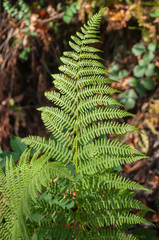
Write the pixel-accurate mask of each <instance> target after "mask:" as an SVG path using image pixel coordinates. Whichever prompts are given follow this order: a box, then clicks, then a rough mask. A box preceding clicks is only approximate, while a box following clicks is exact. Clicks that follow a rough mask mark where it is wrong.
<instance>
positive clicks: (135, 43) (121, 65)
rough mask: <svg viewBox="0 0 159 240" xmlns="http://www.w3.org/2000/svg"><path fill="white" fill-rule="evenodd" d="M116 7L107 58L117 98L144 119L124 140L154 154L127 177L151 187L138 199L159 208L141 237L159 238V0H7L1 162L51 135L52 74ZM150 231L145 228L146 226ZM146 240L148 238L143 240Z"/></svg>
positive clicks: (106, 36)
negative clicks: (89, 27) (73, 42)
mask: <svg viewBox="0 0 159 240" xmlns="http://www.w3.org/2000/svg"><path fill="white" fill-rule="evenodd" d="M106 6H107V7H108V8H107V10H106V11H105V13H104V16H103V20H102V24H101V40H102V41H103V43H102V45H100V46H99V48H100V49H102V50H103V53H102V54H101V56H102V58H103V59H104V61H105V65H106V68H108V70H109V78H111V79H113V80H116V82H113V83H112V84H111V86H112V87H113V88H116V89H119V90H121V91H122V93H120V94H118V95H115V96H113V97H115V98H117V100H118V101H120V102H121V103H123V104H124V105H125V106H126V109H127V110H128V111H130V112H132V113H134V114H135V115H136V116H135V117H131V118H128V119H126V120H127V122H128V123H129V124H132V125H135V126H136V127H137V128H138V129H139V130H141V132H142V133H139V132H131V133H128V134H127V135H124V136H120V140H121V141H122V142H123V143H129V144H131V146H132V147H135V148H137V149H139V150H140V151H141V152H143V153H145V154H146V155H148V156H150V158H148V159H145V160H143V161H138V162H137V163H132V164H126V165H124V166H123V168H122V169H121V170H122V173H121V174H122V175H124V176H127V177H128V178H131V179H132V180H135V181H137V182H139V183H140V184H142V185H144V186H145V187H147V188H149V189H151V191H152V194H150V193H146V192H137V193H136V194H135V197H136V198H138V199H140V200H142V201H143V202H144V204H145V205H147V206H148V207H151V208H153V209H154V210H155V212H154V213H148V214H147V215H146V217H147V219H148V220H149V221H151V222H152V223H154V224H155V227H153V226H146V230H145V229H144V230H143V228H142V226H138V227H137V228H136V229H134V231H140V232H141V239H147V240H156V239H159V237H157V236H159V45H158V42H159V0H151V1H150V0H125V1H124V0H98V1H94V0H92V1H91V0H78V1H74V0H63V1H56V0H54V1H49V0H40V1H24V0H17V1H14V0H10V1H9V0H1V1H0V163H1V164H2V165H4V164H5V161H4V158H5V156H7V155H8V154H10V153H12V155H13V157H14V159H15V161H16V160H17V159H18V158H19V154H20V153H21V152H22V151H23V149H25V147H26V146H24V145H22V146H21V145H20V139H21V138H22V137H25V136H27V135H40V136H46V137H48V135H49V133H48V132H47V130H46V129H45V127H44V125H43V123H42V121H41V118H40V114H39V112H38V111H37V110H36V108H37V107H40V106H42V105H46V104H47V105H50V104H51V103H50V102H47V100H46V99H45V97H44V92H45V91H49V90H53V89H54V86H53V84H52V77H51V74H52V73H56V72H58V66H59V65H60V64H61V62H60V56H61V55H62V53H63V51H66V50H69V45H68V41H69V39H70V36H71V35H73V34H75V32H76V31H77V30H79V28H80V26H81V25H82V24H83V23H85V22H86V21H87V20H88V19H89V18H90V17H91V16H92V15H93V14H94V13H96V12H97V11H98V10H99V9H100V8H102V7H106ZM144 227H145V226H144ZM142 235H143V236H145V237H144V238H142Z"/></svg>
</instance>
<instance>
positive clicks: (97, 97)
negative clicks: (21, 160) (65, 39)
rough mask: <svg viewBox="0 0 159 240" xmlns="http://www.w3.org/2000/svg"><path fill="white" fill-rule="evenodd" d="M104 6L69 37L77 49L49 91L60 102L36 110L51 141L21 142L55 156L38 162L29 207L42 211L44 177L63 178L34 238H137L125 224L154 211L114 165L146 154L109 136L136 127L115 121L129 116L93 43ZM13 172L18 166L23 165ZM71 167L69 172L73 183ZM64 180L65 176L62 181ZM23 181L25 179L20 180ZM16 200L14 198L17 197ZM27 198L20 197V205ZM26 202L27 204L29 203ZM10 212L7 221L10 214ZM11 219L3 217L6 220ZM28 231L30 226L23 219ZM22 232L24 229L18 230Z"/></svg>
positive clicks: (66, 58)
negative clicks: (39, 195) (137, 197)
mask: <svg viewBox="0 0 159 240" xmlns="http://www.w3.org/2000/svg"><path fill="white" fill-rule="evenodd" d="M104 10H105V9H102V10H100V11H99V13H97V14H95V15H94V16H93V17H92V19H91V20H89V21H88V24H87V25H84V27H82V28H81V32H77V33H76V36H75V37H71V39H72V41H70V42H69V45H70V47H71V48H72V51H69V52H64V54H63V55H64V56H63V57H62V58H61V61H62V62H63V65H62V66H60V67H59V70H60V71H61V73H59V74H54V75H52V76H53V78H54V85H55V87H56V88H57V90H58V91H52V92H47V93H45V96H46V97H47V98H48V99H49V100H51V101H52V102H53V103H54V105H55V107H41V108H39V111H41V114H42V120H43V122H44V124H45V126H46V127H47V128H48V130H49V131H50V132H51V137H50V139H48V140H46V139H45V138H41V137H34V136H29V137H27V138H25V139H23V142H24V143H26V144H27V145H29V146H30V147H32V148H35V149H36V150H38V151H39V150H41V151H42V152H43V154H44V156H42V159H43V158H44V159H45V158H47V159H48V158H49V157H51V159H52V161H53V162H50V163H49V164H47V165H44V164H43V162H45V160H44V161H43V160H38V161H37V162H38V167H39V168H40V169H39V172H37V171H36V174H37V173H38V174H39V175H38V176H39V178H38V179H39V184H38V183H37V181H36V183H35V185H34V184H32V188H29V190H28V191H27V195H26V193H24V195H25V196H26V199H32V200H33V201H35V202H36V209H34V207H32V211H33V212H34V215H36V216H37V215H38V214H40V213H41V211H44V210H42V209H43V207H41V206H43V201H42V202H41V201H40V202H39V203H38V202H37V198H36V196H37V193H38V192H43V191H42V189H41V184H42V182H41V180H40V174H42V176H43V178H42V179H43V181H44V183H46V182H48V180H49V178H52V179H54V178H55V177H58V178H59V179H58V180H57V181H56V189H55V186H54V187H53V190H51V188H49V189H47V192H48V194H49V196H51V197H50V200H49V203H48V204H47V203H46V202H47V201H44V205H46V207H45V208H46V209H47V211H46V212H47V216H46V215H45V214H44V213H43V215H45V217H43V220H41V221H40V224H39V225H38V226H36V228H35V232H36V234H35V235H36V237H37V239H52V240H54V239H56V240H58V239H61V240H63V239H92V240H93V239H109V240H112V239H124V240H135V239H136V238H135V237H133V236H132V235H131V234H127V233H126V232H127V229H128V228H130V227H131V226H132V225H134V224H140V223H147V221H146V220H145V219H144V218H143V214H144V213H145V212H147V211H149V210H150V209H148V208H147V207H145V206H144V205H143V204H142V203H141V202H139V201H137V200H134V199H133V198H132V194H133V192H132V191H134V190H136V189H140V190H147V189H145V188H144V187H143V186H140V185H139V184H137V183H134V182H131V181H130V180H128V179H126V178H124V177H120V176H118V174H117V172H116V171H115V167H118V166H120V165H121V164H124V163H129V162H134V161H137V160H140V159H142V158H144V157H145V156H144V154H142V153H140V152H139V151H137V150H135V149H133V148H131V147H130V146H129V145H122V144H121V143H119V142H117V141H114V140H112V141H111V140H108V134H123V133H126V132H127V131H134V130H136V129H135V128H134V127H133V126H130V125H128V124H125V123H124V124H120V123H119V122H116V121H115V119H119V118H123V117H127V116H131V115H132V114H130V113H127V112H125V111H124V110H121V109H119V107H120V106H122V105H121V104H120V103H118V102H117V101H115V100H114V99H112V98H111V97H110V94H112V93H114V92H117V91H116V90H114V89H112V88H111V87H109V86H107V83H109V82H111V80H110V79H108V78H107V77H105V74H107V71H106V70H105V67H104V65H103V64H102V63H101V61H102V59H101V58H100V57H99V56H98V55H97V54H96V52H101V51H100V50H99V49H97V48H95V47H92V46H90V44H92V43H100V41H99V40H98V39H99V36H98V35H97V34H98V33H99V25H100V22H101V17H102V14H103V12H104ZM45 154H47V155H46V157H45ZM40 159H41V158H40ZM41 162H42V163H41ZM58 164H61V165H60V170H62V171H64V172H61V171H60V172H58V171H57V172H56V170H58V169H57V167H58ZM22 166H23V165H22ZM25 166H26V167H27V168H28V169H30V167H31V166H32V165H31V166H30V163H27V164H25ZM64 166H65V167H64ZM51 167H53V168H54V167H55V174H52V172H50V171H51V170H49V169H50V168H51ZM23 168H24V167H23ZM23 168H22V169H23ZM45 168H46V169H47V171H48V172H49V173H50V174H48V176H46V174H44V173H43V170H45ZM15 169H17V170H16V171H19V170H18V169H21V168H20V167H18V168H15ZM33 169H34V170H35V167H34V168H33ZM51 169H52V168H51ZM40 170H41V171H40ZM67 170H70V171H71V174H72V175H71V177H72V178H73V181H72V179H71V177H70V176H69V174H68V172H67ZM6 174H8V173H7V172H6ZM27 174H28V170H27ZM32 174H33V175H34V174H35V173H34V171H31V173H30V172H29V175H27V177H28V176H29V178H31V179H32ZM61 174H62V175H61ZM13 176H14V174H12V178H9V179H8V181H9V182H13V183H14V186H13V189H15V190H16V186H17V182H16V183H15V181H17V180H16V179H15V177H13ZM15 176H19V175H16V174H15ZM20 176H21V175H20ZM45 178H46V179H45ZM63 178H66V179H65V180H62V179H63ZM17 179H18V177H17ZM27 179H28V178H27ZM27 179H26V180H24V179H23V181H22V186H23V182H24V184H25V188H23V187H22V189H26V187H27ZM20 181H21V179H20V180H19V182H18V183H20ZM45 186H46V185H45ZM10 190H11V189H10ZM1 191H2V190H1ZM3 191H4V192H5V190H3ZM16 191H17V193H16V194H18V190H16ZM22 191H23V190H22ZM32 192H33V195H32ZM7 194H8V190H7ZM22 195H23V194H22ZM15 196H17V195H15ZM18 196H19V195H18ZM11 198H13V200H14V199H15V198H14V195H13V196H12V195H11ZM1 201H3V200H1ZM22 203H23V201H22V202H21V206H22ZM25 204H29V203H27V201H26V202H25ZM24 206H25V205H24ZM26 206H27V205H26ZM26 209H27V210H25V212H23V211H22V213H21V211H18V213H17V209H15V213H14V214H15V215H14V216H16V219H17V224H20V223H19V218H18V217H17V216H18V215H17V214H22V216H28V217H29V219H30V221H33V220H31V219H32V216H31V213H30V212H29V210H28V209H29V207H26ZM133 209H137V210H141V211H142V212H143V214H141V211H139V212H138V214H134V213H133V212H132V210H133ZM4 212H5V211H4ZM6 216H7V217H8V216H9V218H10V215H8V212H6ZM7 217H6V222H9V219H8V218H7ZM23 219H24V217H23ZM11 222H12V221H11ZM22 222H23V221H22ZM28 224H29V223H28ZM30 224H31V223H30ZM11 226H12V225H11ZM23 228H24V229H27V227H25V224H24V225H23ZM9 229H10V227H9ZM11 229H12V228H11ZM46 229H47V232H46ZM2 231H4V230H1V232H2ZM19 232H20V234H22V233H25V232H24V231H21V228H20V230H19ZM26 232H27V230H26ZM8 236H10V235H8ZM25 239H27V238H25Z"/></svg>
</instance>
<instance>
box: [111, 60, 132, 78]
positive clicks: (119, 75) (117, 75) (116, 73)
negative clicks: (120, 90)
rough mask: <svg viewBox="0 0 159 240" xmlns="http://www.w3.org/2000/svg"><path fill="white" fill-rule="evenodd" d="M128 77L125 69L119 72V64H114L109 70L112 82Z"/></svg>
mask: <svg viewBox="0 0 159 240" xmlns="http://www.w3.org/2000/svg"><path fill="white" fill-rule="evenodd" d="M127 75H128V71H127V70H126V69H123V70H121V71H119V64H117V63H116V64H113V65H112V66H111V67H110V69H109V78H110V79H112V80H116V81H117V80H119V79H120V78H125V77H126V76H127Z"/></svg>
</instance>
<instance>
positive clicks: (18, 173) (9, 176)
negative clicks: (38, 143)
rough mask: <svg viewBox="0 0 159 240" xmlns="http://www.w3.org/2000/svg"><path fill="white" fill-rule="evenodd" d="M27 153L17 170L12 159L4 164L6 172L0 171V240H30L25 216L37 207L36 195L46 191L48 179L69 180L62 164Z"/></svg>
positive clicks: (45, 156)
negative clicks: (31, 207) (32, 207)
mask: <svg viewBox="0 0 159 240" xmlns="http://www.w3.org/2000/svg"><path fill="white" fill-rule="evenodd" d="M38 154H39V152H37V153H35V154H34V156H33V157H32V159H31V161H30V152H29V151H28V152H26V151H25V152H24V153H23V154H22V155H21V158H20V160H19V164H18V166H15V164H14V162H13V160H12V158H10V159H9V160H7V161H6V171H5V174H4V173H3V171H2V169H0V212H1V214H0V239H1V240H3V239H4V240H6V239H12V240H14V239H15V240H18V239H30V238H29V235H28V233H27V227H26V223H27V221H26V216H27V218H28V217H29V218H30V216H31V211H30V206H31V204H33V203H34V204H36V203H37V195H38V192H39V191H42V188H43V187H45V188H46V187H47V186H48V183H49V182H50V179H51V177H54V178H55V177H57V176H58V177H61V178H67V179H69V180H71V179H72V177H71V176H70V174H69V172H68V170H67V169H66V168H65V167H64V166H62V164H61V163H57V162H50V163H49V162H48V160H49V158H50V156H48V155H43V156H41V157H39V158H38Z"/></svg>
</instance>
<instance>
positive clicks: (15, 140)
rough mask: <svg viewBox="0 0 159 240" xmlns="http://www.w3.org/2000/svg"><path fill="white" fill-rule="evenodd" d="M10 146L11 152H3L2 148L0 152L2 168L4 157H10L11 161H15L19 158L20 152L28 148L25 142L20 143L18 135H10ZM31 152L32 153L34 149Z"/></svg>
mask: <svg viewBox="0 0 159 240" xmlns="http://www.w3.org/2000/svg"><path fill="white" fill-rule="evenodd" d="M10 146H11V150H12V151H11V152H3V151H2V150H1V152H0V165H1V167H2V169H3V170H4V169H5V166H6V158H10V157H12V159H13V161H14V162H16V161H17V160H19V158H20V156H21V154H22V153H23V152H24V151H25V150H26V149H27V148H28V147H27V145H26V144H24V143H21V138H20V137H17V136H14V135H12V136H11V139H10ZM31 152H32V154H33V152H34V151H31ZM32 154H31V155H32Z"/></svg>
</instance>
